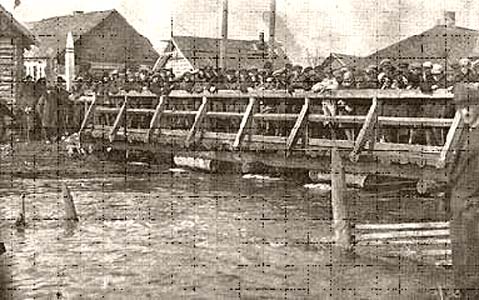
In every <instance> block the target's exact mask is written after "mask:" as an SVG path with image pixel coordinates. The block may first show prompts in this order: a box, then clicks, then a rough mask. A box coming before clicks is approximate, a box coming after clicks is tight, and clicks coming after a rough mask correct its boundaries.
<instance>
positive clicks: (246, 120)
mask: <svg viewBox="0 0 479 300" xmlns="http://www.w3.org/2000/svg"><path fill="white" fill-rule="evenodd" d="M255 107H256V98H253V97H252V98H250V99H249V103H248V106H247V107H246V111H245V113H244V116H243V119H242V120H241V125H240V128H239V130H238V133H237V134H236V138H235V141H234V142H233V149H239V148H240V146H241V143H242V142H243V139H244V136H245V133H246V130H247V128H248V127H250V126H251V121H252V120H253V114H254V110H255Z"/></svg>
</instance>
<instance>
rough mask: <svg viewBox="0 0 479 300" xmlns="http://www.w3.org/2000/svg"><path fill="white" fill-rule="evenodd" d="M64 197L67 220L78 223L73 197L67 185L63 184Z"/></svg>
mask: <svg viewBox="0 0 479 300" xmlns="http://www.w3.org/2000/svg"><path fill="white" fill-rule="evenodd" d="M62 197H63V204H64V206H65V220H67V221H75V222H78V221H79V220H78V215H77V211H76V209H75V203H74V202H73V196H72V194H71V192H70V189H69V188H68V186H67V185H66V184H65V183H63V184H62Z"/></svg>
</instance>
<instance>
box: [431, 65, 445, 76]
mask: <svg viewBox="0 0 479 300" xmlns="http://www.w3.org/2000/svg"><path fill="white" fill-rule="evenodd" d="M443 70H444V69H443V67H442V66H441V65H440V64H434V65H433V66H432V70H431V73H432V74H433V75H439V74H441V73H442V71H443Z"/></svg>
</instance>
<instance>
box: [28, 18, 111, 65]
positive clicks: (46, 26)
mask: <svg viewBox="0 0 479 300" xmlns="http://www.w3.org/2000/svg"><path fill="white" fill-rule="evenodd" d="M113 13H117V11H116V10H114V9H113V10H106V11H96V12H89V13H79V14H74V15H67V16H58V17H52V18H48V19H43V20H41V21H37V22H30V23H27V26H28V27H29V29H30V30H31V32H32V33H33V34H34V35H35V36H36V37H37V39H38V40H39V49H37V50H36V51H35V52H36V53H35V54H37V53H38V54H42V55H43V56H49V55H55V54H60V53H62V52H63V51H64V50H65V47H66V39H67V34H68V32H70V31H71V32H72V34H73V39H74V41H75V42H76V41H77V40H78V39H80V37H81V36H82V35H85V34H88V32H90V31H91V30H93V29H94V28H95V27H96V26H98V25H99V24H100V23H102V22H103V21H104V20H105V19H106V18H108V17H109V16H110V15H111V14H113Z"/></svg>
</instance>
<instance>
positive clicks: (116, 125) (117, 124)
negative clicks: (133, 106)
mask: <svg viewBox="0 0 479 300" xmlns="http://www.w3.org/2000/svg"><path fill="white" fill-rule="evenodd" d="M127 105H128V96H125V101H124V102H123V105H122V106H121V108H120V111H119V112H118V115H117V116H116V119H115V123H114V124H113V128H112V129H111V130H110V133H109V135H108V137H109V140H110V143H113V142H114V141H115V138H116V134H117V132H118V129H120V125H121V121H122V120H124V117H125V113H126V107H127ZM124 124H125V127H126V122H124ZM125 130H126V128H125Z"/></svg>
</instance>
